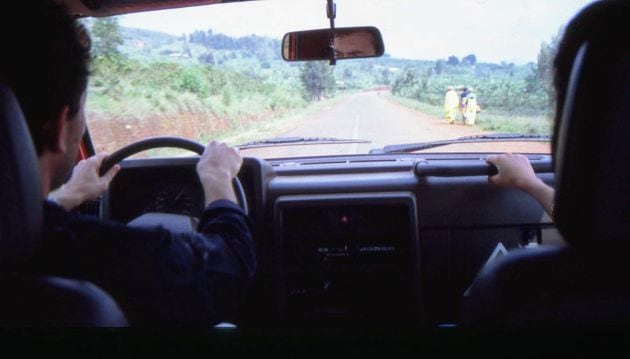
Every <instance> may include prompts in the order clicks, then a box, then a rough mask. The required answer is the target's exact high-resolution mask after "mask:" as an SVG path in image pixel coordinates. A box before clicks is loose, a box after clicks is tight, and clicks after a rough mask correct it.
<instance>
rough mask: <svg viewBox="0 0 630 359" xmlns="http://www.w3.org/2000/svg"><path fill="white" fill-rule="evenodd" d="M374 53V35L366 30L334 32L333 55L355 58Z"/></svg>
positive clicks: (373, 54) (341, 57)
mask: <svg viewBox="0 0 630 359" xmlns="http://www.w3.org/2000/svg"><path fill="white" fill-rule="evenodd" d="M375 55H376V46H375V45H374V36H373V35H372V33H371V32H369V31H367V30H359V31H350V32H337V33H336V34H335V57H336V58H340V59H343V58H355V57H367V56H375Z"/></svg>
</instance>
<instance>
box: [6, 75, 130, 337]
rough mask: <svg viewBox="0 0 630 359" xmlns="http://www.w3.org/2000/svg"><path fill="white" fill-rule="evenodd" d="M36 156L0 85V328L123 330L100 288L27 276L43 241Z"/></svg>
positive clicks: (117, 312) (15, 107)
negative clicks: (102, 327)
mask: <svg viewBox="0 0 630 359" xmlns="http://www.w3.org/2000/svg"><path fill="white" fill-rule="evenodd" d="M41 227H42V196H41V190H40V182H39V171H38V165H37V157H36V155H35V150H34V147H33V143H32V141H31V137H30V134H29V131H28V128H27V126H26V123H25V121H24V118H23V116H22V112H21V110H20V107H19V105H18V102H17V100H16V99H15V97H14V96H13V93H12V92H11V90H10V89H9V88H8V87H6V86H4V85H3V84H1V83H0V288H1V289H0V293H1V294H0V326H124V325H126V324H127V322H126V319H125V316H124V315H123V313H122V311H121V310H120V308H119V307H118V306H117V305H116V303H115V302H114V300H113V299H112V298H111V297H110V296H109V295H108V294H107V293H105V292H104V291H103V290H101V289H100V288H98V287H97V286H95V285H93V284H91V283H89V282H85V281H78V280H72V279H67V278H59V277H45V276H35V275H32V274H27V273H28V262H29V260H30V259H31V257H32V255H33V254H34V253H35V251H36V250H37V248H38V246H39V244H40V242H41V238H42V237H41Z"/></svg>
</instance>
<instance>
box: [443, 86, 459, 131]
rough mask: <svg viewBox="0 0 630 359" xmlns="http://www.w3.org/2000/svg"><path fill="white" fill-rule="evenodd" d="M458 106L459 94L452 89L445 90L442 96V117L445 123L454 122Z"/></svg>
mask: <svg viewBox="0 0 630 359" xmlns="http://www.w3.org/2000/svg"><path fill="white" fill-rule="evenodd" d="M458 107H459V96H457V92H455V90H453V89H449V90H448V91H446V96H444V117H445V118H446V120H447V121H446V122H447V123H454V122H455V117H456V116H457V108H458Z"/></svg>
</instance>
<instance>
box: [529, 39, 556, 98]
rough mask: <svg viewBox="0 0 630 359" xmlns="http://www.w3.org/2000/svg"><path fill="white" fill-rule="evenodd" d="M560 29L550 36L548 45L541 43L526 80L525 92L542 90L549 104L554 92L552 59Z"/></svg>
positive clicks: (554, 54)
mask: <svg viewBox="0 0 630 359" xmlns="http://www.w3.org/2000/svg"><path fill="white" fill-rule="evenodd" d="M561 35H562V29H561V30H560V31H558V33H557V34H556V35H554V36H552V38H551V41H550V42H549V43H547V42H545V41H543V42H542V43H541V44H540V51H539V52H538V61H537V63H536V65H535V66H532V67H531V68H532V73H531V74H530V75H529V76H528V77H527V78H526V80H525V81H526V84H527V85H526V86H527V87H526V90H527V91H528V92H535V91H537V90H542V91H543V92H544V93H545V95H546V96H547V100H548V102H549V104H552V103H553V101H554V100H555V90H554V87H553V59H554V58H555V56H556V51H557V50H558V42H559V41H560V39H561V38H562V36H561Z"/></svg>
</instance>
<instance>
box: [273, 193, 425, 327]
mask: <svg viewBox="0 0 630 359" xmlns="http://www.w3.org/2000/svg"><path fill="white" fill-rule="evenodd" d="M415 208H416V207H415V197H414V196H413V194H411V193H406V192H404V193H370V194H359V195H316V196H286V197H280V198H278V200H277V201H276V208H275V210H276V211H277V212H276V213H277V216H276V218H277V223H276V237H275V238H276V246H275V248H276V254H277V255H276V259H277V267H278V268H277V269H278V270H277V278H278V283H277V284H278V286H277V296H278V304H279V311H280V313H281V315H282V316H283V319H284V320H286V321H287V322H288V323H299V324H300V325H335V326H337V325H406V324H414V323H418V320H420V318H419V317H420V313H421V310H420V308H421V305H420V298H421V297H420V275H419V268H420V267H419V253H418V248H419V245H418V234H417V225H416V218H417V217H416V209H415Z"/></svg>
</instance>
